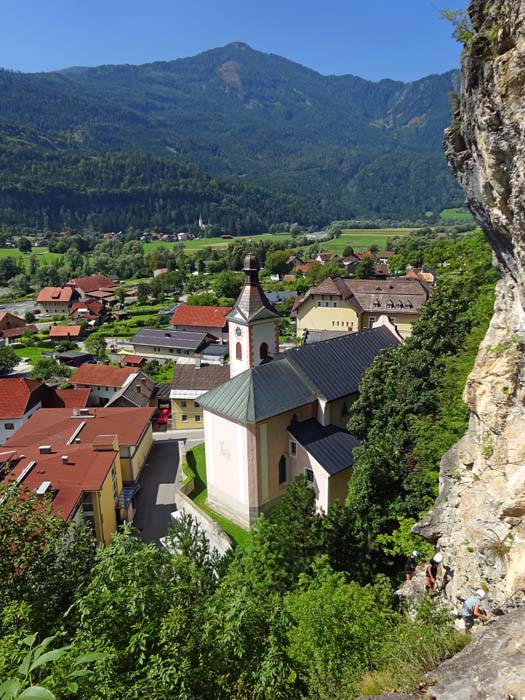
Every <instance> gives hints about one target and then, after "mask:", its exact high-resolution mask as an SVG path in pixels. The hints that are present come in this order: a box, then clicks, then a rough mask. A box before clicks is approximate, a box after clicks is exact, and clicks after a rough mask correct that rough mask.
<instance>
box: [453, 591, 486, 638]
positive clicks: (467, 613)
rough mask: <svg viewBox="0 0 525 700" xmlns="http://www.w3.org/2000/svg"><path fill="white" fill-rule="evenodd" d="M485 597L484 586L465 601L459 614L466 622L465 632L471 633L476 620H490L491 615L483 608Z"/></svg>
mask: <svg viewBox="0 0 525 700" xmlns="http://www.w3.org/2000/svg"><path fill="white" fill-rule="evenodd" d="M484 597H485V591H484V590H483V589H482V588H478V590H477V591H476V592H475V594H474V595H471V596H470V598H467V600H466V601H465V602H464V603H463V607H462V608H461V610H460V611H459V614H460V615H461V617H462V618H463V622H464V623H465V634H470V631H471V629H472V627H473V626H474V620H484V621H485V622H487V621H488V619H489V617H488V615H486V614H485V613H484V612H483V610H481V607H480V606H481V601H482V600H483V598H484Z"/></svg>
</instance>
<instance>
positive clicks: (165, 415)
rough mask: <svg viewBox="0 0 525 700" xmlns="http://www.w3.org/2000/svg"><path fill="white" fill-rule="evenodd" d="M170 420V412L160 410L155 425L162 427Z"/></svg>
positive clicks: (168, 410)
mask: <svg viewBox="0 0 525 700" xmlns="http://www.w3.org/2000/svg"><path fill="white" fill-rule="evenodd" d="M170 418H171V411H170V409H169V408H161V409H160V413H159V417H158V418H157V423H160V424H161V425H164V424H165V423H167V422H168V421H169V420H170Z"/></svg>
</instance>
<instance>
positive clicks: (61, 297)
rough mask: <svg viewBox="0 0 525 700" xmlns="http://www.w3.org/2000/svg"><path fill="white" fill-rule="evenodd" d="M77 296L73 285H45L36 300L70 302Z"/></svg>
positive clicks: (39, 301)
mask: <svg viewBox="0 0 525 700" xmlns="http://www.w3.org/2000/svg"><path fill="white" fill-rule="evenodd" d="M75 296H78V295H77V293H76V291H75V290H74V289H73V288H72V287H44V289H41V290H40V292H39V293H38V296H37V298H36V300H37V302H38V303H41V302H51V301H56V302H59V301H62V302H69V301H71V299H73V298H74V297H75Z"/></svg>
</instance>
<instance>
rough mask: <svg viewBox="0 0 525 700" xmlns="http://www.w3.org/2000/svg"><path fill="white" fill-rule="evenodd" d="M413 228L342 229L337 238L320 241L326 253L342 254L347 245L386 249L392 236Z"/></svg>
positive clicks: (405, 233) (400, 234)
mask: <svg viewBox="0 0 525 700" xmlns="http://www.w3.org/2000/svg"><path fill="white" fill-rule="evenodd" d="M411 231H414V229H413V228H377V229H344V230H343V233H342V235H341V236H339V238H334V240H332V241H328V242H327V243H322V244H321V247H322V249H323V250H324V251H326V252H328V253H337V254H338V255H342V253H343V250H344V249H345V248H346V247H347V246H352V248H353V249H354V250H355V251H357V252H360V251H363V250H369V248H370V246H373V245H376V246H378V247H379V249H380V250H388V242H389V241H390V240H391V239H392V238H396V237H399V236H406V235H408V234H409V233H410V232H411Z"/></svg>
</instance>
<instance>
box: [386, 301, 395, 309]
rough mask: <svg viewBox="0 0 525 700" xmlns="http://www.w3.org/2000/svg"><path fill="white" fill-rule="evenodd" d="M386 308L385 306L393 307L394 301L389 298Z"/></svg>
mask: <svg viewBox="0 0 525 700" xmlns="http://www.w3.org/2000/svg"><path fill="white" fill-rule="evenodd" d="M386 308H387V309H393V308H394V302H393V301H392V300H391V299H389V300H388V301H387V302H386Z"/></svg>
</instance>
